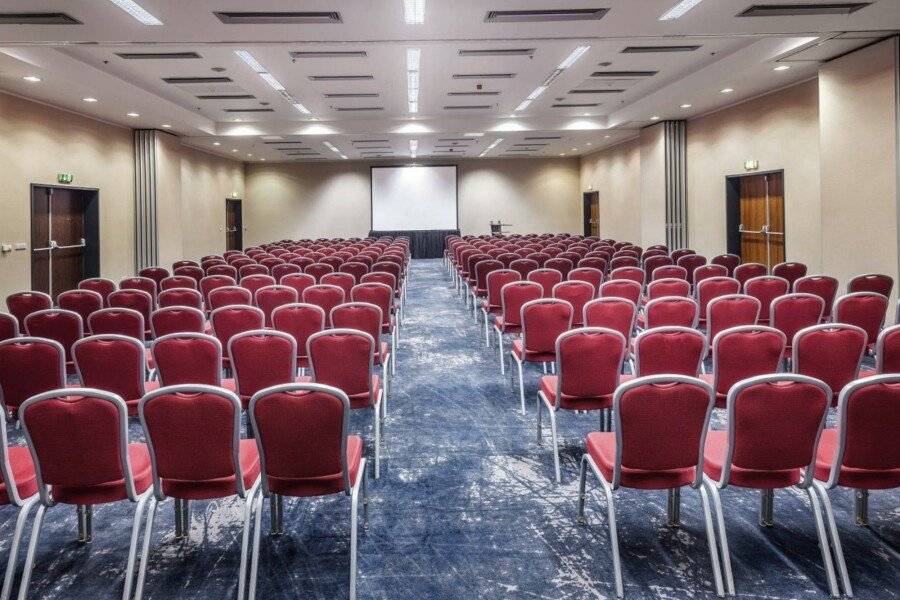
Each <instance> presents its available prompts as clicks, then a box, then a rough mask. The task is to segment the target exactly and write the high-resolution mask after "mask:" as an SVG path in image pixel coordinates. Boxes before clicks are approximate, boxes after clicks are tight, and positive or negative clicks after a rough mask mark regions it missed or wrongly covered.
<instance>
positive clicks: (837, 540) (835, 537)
mask: <svg viewBox="0 0 900 600" xmlns="http://www.w3.org/2000/svg"><path fill="white" fill-rule="evenodd" d="M813 489H814V490H815V491H817V492H818V493H819V498H820V499H821V500H822V506H824V507H825V521H826V523H827V525H828V532H829V534H830V536H831V550H832V553H833V554H834V560H835V562H837V571H838V575H839V576H840V578H841V587H842V588H843V590H844V595H845V596H847V597H848V598H852V597H853V586H852V585H851V584H850V574H849V573H848V572H847V561H846V560H845V559H844V548H843V546H842V545H841V537H840V535H839V534H838V528H837V523H835V520H834V509H833V508H832V506H831V500H830V499H829V498H828V491H827V490H826V489H825V486H824V485H822V482H820V481H813Z"/></svg>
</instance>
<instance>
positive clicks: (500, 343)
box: [494, 329, 506, 375]
mask: <svg viewBox="0 0 900 600" xmlns="http://www.w3.org/2000/svg"><path fill="white" fill-rule="evenodd" d="M494 331H496V332H497V348H498V349H499V352H500V374H501V375H506V361H505V360H504V359H505V358H506V357H505V356H504V355H503V332H502V331H500V330H499V329H495V330H494Z"/></svg>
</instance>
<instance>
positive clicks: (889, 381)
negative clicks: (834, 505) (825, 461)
mask: <svg viewBox="0 0 900 600" xmlns="http://www.w3.org/2000/svg"><path fill="white" fill-rule="evenodd" d="M898 409H900V376H898V375H896V374H889V375H876V376H874V377H866V378H865V379H860V380H857V381H854V382H852V383H850V384H849V385H847V386H846V387H845V388H844V389H843V390H841V393H840V399H839V400H838V446H837V449H836V452H835V453H834V461H833V463H832V468H831V476H830V477H829V479H828V483H827V484H826V485H828V486H829V487H833V486H835V485H844V486H846V487H853V488H863V489H886V488H893V487H897V485H898V480H900V477H898V475H897V474H898V472H900V438H898V437H897V431H900V410H898ZM841 467H844V468H845V469H848V470H852V471H853V473H852V474H851V477H850V479H851V480H850V481H843V478H842V477H841ZM860 479H864V480H866V481H865V484H864V486H863V485H861V482H860V481H859V480H860Z"/></svg>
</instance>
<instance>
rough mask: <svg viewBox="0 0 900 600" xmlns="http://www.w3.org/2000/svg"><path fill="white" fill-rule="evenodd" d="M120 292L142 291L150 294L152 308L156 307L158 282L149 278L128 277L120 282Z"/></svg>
mask: <svg viewBox="0 0 900 600" xmlns="http://www.w3.org/2000/svg"><path fill="white" fill-rule="evenodd" d="M119 290H120V291H121V290H142V291H145V292H147V293H148V294H150V298H151V299H152V300H153V302H152V304H151V306H154V307H155V306H156V294H157V289H156V282H155V281H154V280H152V279H150V278H149V277H126V278H125V279H123V280H122V281H120V282H119Z"/></svg>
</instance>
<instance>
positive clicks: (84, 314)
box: [56, 290, 103, 331]
mask: <svg viewBox="0 0 900 600" xmlns="http://www.w3.org/2000/svg"><path fill="white" fill-rule="evenodd" d="M56 303H57V304H58V305H59V307H60V308H62V309H64V310H71V311H72V312H76V313H78V314H79V315H81V322H82V323H83V324H85V325H86V324H87V322H88V317H90V316H91V313H94V312H96V311H98V310H100V309H102V308H103V296H101V295H100V294H99V293H97V292H94V291H91V290H69V291H66V292H63V293H61V294H60V295H59V296H57V297H56ZM87 330H88V331H90V327H88V328H87Z"/></svg>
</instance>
